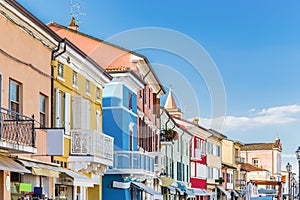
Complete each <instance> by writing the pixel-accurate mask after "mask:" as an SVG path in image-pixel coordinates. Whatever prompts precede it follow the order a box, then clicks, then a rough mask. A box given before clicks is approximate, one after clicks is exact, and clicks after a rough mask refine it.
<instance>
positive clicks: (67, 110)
mask: <svg viewBox="0 0 300 200" xmlns="http://www.w3.org/2000/svg"><path fill="white" fill-rule="evenodd" d="M70 100H71V98H70V94H69V93H67V92H65V134H70V117H71V116H70V114H71V113H70V111H71V106H70V103H71V102H70Z"/></svg>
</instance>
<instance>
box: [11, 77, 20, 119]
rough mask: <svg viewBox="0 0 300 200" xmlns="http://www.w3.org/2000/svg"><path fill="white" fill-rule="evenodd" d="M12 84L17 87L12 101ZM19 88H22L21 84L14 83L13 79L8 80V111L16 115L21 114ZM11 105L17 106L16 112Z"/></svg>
mask: <svg viewBox="0 0 300 200" xmlns="http://www.w3.org/2000/svg"><path fill="white" fill-rule="evenodd" d="M12 83H14V84H15V85H16V86H17V88H16V100H13V99H12ZM21 87H22V84H21V83H20V82H18V81H15V80H13V79H9V98H8V101H9V102H8V103H9V109H10V110H12V111H14V112H16V113H21ZM12 103H14V104H16V105H17V109H16V110H13V109H12Z"/></svg>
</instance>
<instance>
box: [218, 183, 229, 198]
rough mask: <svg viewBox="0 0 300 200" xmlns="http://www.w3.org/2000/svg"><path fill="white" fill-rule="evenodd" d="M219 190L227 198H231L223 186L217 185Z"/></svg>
mask: <svg viewBox="0 0 300 200" xmlns="http://www.w3.org/2000/svg"><path fill="white" fill-rule="evenodd" d="M218 188H219V190H221V192H223V194H225V195H226V196H227V198H228V199H231V195H230V193H229V192H228V191H226V190H225V189H224V188H223V187H221V186H218Z"/></svg>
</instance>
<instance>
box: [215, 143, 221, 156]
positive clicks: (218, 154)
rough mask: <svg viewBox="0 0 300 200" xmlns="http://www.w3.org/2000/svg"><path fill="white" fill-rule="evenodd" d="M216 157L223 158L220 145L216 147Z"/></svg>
mask: <svg viewBox="0 0 300 200" xmlns="http://www.w3.org/2000/svg"><path fill="white" fill-rule="evenodd" d="M216 156H218V157H220V156H221V148H220V146H219V145H216Z"/></svg>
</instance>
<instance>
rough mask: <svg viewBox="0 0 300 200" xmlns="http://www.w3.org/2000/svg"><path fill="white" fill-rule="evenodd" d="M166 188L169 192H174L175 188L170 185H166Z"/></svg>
mask: <svg viewBox="0 0 300 200" xmlns="http://www.w3.org/2000/svg"><path fill="white" fill-rule="evenodd" d="M166 188H168V189H169V190H170V194H176V189H175V188H174V187H172V186H167V187H166Z"/></svg>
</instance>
